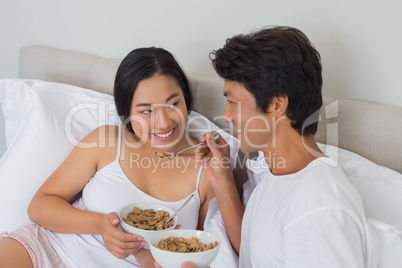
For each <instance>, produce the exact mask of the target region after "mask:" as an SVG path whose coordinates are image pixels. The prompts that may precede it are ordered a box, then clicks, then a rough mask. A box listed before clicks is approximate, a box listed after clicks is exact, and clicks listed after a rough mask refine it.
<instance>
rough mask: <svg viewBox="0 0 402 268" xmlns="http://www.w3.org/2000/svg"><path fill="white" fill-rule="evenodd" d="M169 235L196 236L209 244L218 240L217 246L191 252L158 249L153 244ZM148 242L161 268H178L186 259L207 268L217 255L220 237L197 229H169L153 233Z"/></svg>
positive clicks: (157, 243)
mask: <svg viewBox="0 0 402 268" xmlns="http://www.w3.org/2000/svg"><path fill="white" fill-rule="evenodd" d="M170 236H175V237H184V238H192V237H196V238H198V241H199V242H201V243H204V244H209V243H211V242H215V241H217V242H218V246H217V247H215V248H213V249H210V250H206V251H202V252H193V253H178V252H171V251H166V250H162V249H159V248H157V247H155V245H159V242H160V241H161V240H162V239H165V238H168V237H170ZM149 244H150V247H151V253H152V256H153V257H154V259H155V261H156V262H157V263H158V264H159V265H160V266H162V267H163V268H180V267H181V264H182V263H183V262H186V261H190V262H192V263H195V264H196V265H197V266H198V267H199V268H207V267H208V266H209V265H210V264H211V263H212V261H213V260H214V259H215V258H216V255H218V252H219V249H220V246H221V239H220V238H219V237H218V236H217V235H215V234H212V233H208V232H205V231H198V230H180V229H178V230H170V231H164V232H160V233H157V234H154V235H152V236H151V238H150V239H149Z"/></svg>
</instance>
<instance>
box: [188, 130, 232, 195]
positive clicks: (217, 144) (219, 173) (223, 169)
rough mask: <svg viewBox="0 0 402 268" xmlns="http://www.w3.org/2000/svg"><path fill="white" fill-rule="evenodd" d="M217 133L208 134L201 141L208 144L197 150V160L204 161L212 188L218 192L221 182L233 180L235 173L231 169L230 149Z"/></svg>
mask: <svg viewBox="0 0 402 268" xmlns="http://www.w3.org/2000/svg"><path fill="white" fill-rule="evenodd" d="M215 135H219V134H218V133H216V132H208V133H206V134H205V135H204V137H202V139H201V141H202V142H206V146H205V145H200V146H198V147H197V148H196V150H195V153H196V159H197V161H202V164H203V169H204V172H205V176H206V177H207V179H208V181H209V183H210V184H211V186H212V188H213V189H214V190H215V191H216V190H217V189H218V188H219V186H218V185H219V184H220V183H221V182H225V180H233V173H232V170H231V167H230V147H229V145H228V144H227V142H226V141H225V140H224V139H223V138H222V137H221V136H219V137H218V138H217V139H216V140H215V139H214V138H213V137H214V136H215Z"/></svg>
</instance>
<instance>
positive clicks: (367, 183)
mask: <svg viewBox="0 0 402 268" xmlns="http://www.w3.org/2000/svg"><path fill="white" fill-rule="evenodd" d="M319 146H320V147H321V148H322V149H323V151H324V152H325V151H326V153H327V155H328V156H330V157H332V158H334V159H336V157H338V164H339V166H340V167H341V168H342V170H343V172H344V173H345V175H346V176H347V177H348V179H349V181H350V182H351V183H352V184H353V185H354V186H355V187H356V189H357V190H358V191H359V193H360V196H361V198H362V201H363V206H364V211H365V213H366V217H367V218H372V219H375V220H378V221H381V222H384V223H387V224H390V225H392V226H394V227H395V228H397V229H398V230H399V231H402V174H401V173H399V172H396V171H394V170H391V169H389V168H387V167H384V166H380V165H377V164H375V163H373V162H371V161H369V160H368V159H366V158H364V157H362V156H360V155H358V154H356V153H353V152H350V151H347V150H344V149H341V148H337V147H334V146H329V145H325V146H324V145H320V144H319Z"/></svg>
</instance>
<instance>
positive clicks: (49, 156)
mask: <svg viewBox="0 0 402 268" xmlns="http://www.w3.org/2000/svg"><path fill="white" fill-rule="evenodd" d="M0 102H1V103H2V106H3V113H4V117H5V121H6V139H7V141H8V144H9V146H8V149H7V151H6V152H5V154H4V155H3V157H2V158H1V160H0V204H2V205H1V206H0V215H1V217H0V231H3V230H8V231H12V230H14V229H16V228H17V227H19V226H20V225H22V224H26V223H29V222H30V221H29V219H28V216H27V213H26V210H27V207H28V204H29V202H30V200H31V199H32V197H33V195H34V194H35V192H36V191H37V189H38V188H39V187H40V186H41V184H42V183H43V182H44V181H45V180H46V179H47V178H48V176H49V175H50V174H51V173H52V172H53V171H54V170H55V169H56V168H57V167H58V166H59V165H60V164H61V163H62V162H63V160H64V159H65V158H66V157H67V155H68V154H69V152H70V151H71V149H72V148H73V147H74V145H75V144H76V143H77V142H78V141H79V140H81V139H82V138H83V137H84V136H86V135H87V134H88V133H89V132H90V131H92V130H93V129H95V128H97V127H98V126H100V125H103V124H106V123H107V124H114V123H116V121H118V120H117V118H118V117H117V116H116V114H115V111H114V110H113V108H112V106H114V102H113V97H112V96H110V95H106V94H102V93H97V92H94V91H91V90H88V89H83V88H78V87H74V86H70V85H64V84H58V83H49V82H44V81H35V80H16V79H7V80H2V81H0ZM4 204H8V205H4Z"/></svg>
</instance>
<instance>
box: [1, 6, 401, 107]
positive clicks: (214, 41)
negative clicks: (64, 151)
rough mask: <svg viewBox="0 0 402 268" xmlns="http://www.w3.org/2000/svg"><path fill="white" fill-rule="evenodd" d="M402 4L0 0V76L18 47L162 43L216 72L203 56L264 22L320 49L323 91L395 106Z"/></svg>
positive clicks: (106, 49)
mask: <svg viewBox="0 0 402 268" xmlns="http://www.w3.org/2000/svg"><path fill="white" fill-rule="evenodd" d="M401 3H402V2H401V1H398V0H395V1H392V0H383V1H379V0H339V1H322V0H305V1H301V0H288V1H279V0H276V1H275V0H269V1H267V0H247V1H246V0H202V1H201V0H199V1H195V0H159V1H158V0H115V1H110V0H109V1H106V0H69V1H62V0H36V1H31V0H1V5H0V38H1V45H0V46H1V49H0V79H1V78H8V77H17V76H18V50H19V48H20V47H21V46H24V45H30V44H44V45H50V46H55V47H58V48H62V49H69V50H79V51H84V52H90V53H93V54H97V55H100V56H104V57H118V58H122V57H124V56H125V55H126V54H127V53H128V52H129V51H131V50H132V49H134V48H136V47H140V46H150V45H155V46H162V47H164V48H166V49H168V50H170V51H171V52H172V53H173V54H175V55H176V57H177V58H178V59H179V61H180V62H181V63H182V65H183V66H184V68H185V69H186V70H188V71H193V72H198V73H202V74H207V75H216V74H215V73H214V71H213V69H212V67H211V64H210V61H209V58H208V53H209V52H210V51H212V50H213V49H217V48H219V47H221V46H222V45H223V43H224V41H225V39H226V38H227V37H230V36H232V35H233V34H237V33H245V32H248V31H250V30H252V29H256V28H259V27H260V26H263V25H289V26H294V27H297V28H299V29H301V30H302V31H303V32H305V33H306V34H307V35H308V36H309V37H310V39H311V40H312V42H313V43H314V44H315V46H316V47H317V49H318V50H319V51H320V53H321V56H322V63H323V69H324V94H326V95H329V96H335V97H342V98H352V99H360V100H368V101H373V102H379V103H385V104H391V105H395V106H400V107H402V102H401V100H402V73H401V62H402V49H401V47H402V34H401V33H402V30H401V26H402V16H400V14H399V13H400V11H401V10H402V4H401Z"/></svg>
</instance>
